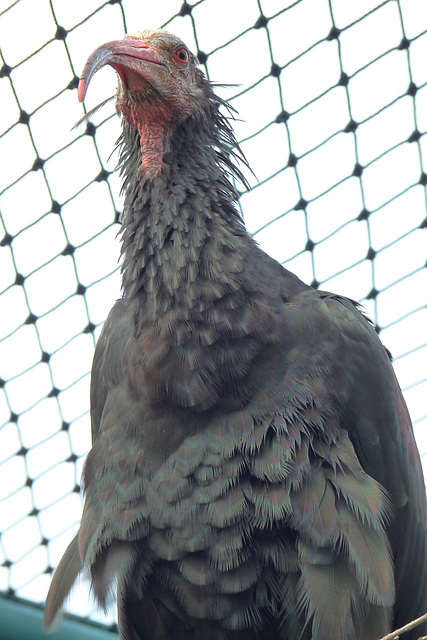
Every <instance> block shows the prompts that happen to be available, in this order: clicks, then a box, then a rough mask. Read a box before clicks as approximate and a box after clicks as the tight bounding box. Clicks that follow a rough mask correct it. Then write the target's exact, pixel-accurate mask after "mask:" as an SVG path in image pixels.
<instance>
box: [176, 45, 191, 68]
mask: <svg viewBox="0 0 427 640" xmlns="http://www.w3.org/2000/svg"><path fill="white" fill-rule="evenodd" d="M174 58H175V60H176V61H177V62H178V63H179V64H181V65H184V64H187V62H188V51H187V49H185V48H184V47H180V48H179V49H177V50H176V51H175V54H174Z"/></svg>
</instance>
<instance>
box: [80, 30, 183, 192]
mask: <svg viewBox="0 0 427 640" xmlns="http://www.w3.org/2000/svg"><path fill="white" fill-rule="evenodd" d="M106 64H109V65H110V66H112V67H113V68H114V69H115V70H116V71H117V73H118V75H119V78H120V86H119V89H118V93H117V107H118V108H119V109H120V111H121V113H122V114H123V117H124V118H125V119H126V120H127V122H128V123H129V124H131V125H132V126H134V127H135V128H136V129H137V130H138V132H139V135H140V143H141V166H142V169H143V172H144V174H145V175H146V176H147V177H148V178H150V179H152V178H155V177H156V176H157V175H158V174H159V173H160V171H161V169H162V162H163V154H164V152H165V151H167V149H168V145H169V140H170V136H171V134H172V132H173V130H174V128H175V127H176V126H177V125H178V124H179V123H180V122H183V121H184V120H186V119H187V118H188V117H189V116H190V115H191V114H192V111H193V110H192V108H191V104H190V97H189V92H188V91H186V89H187V88H188V87H189V85H190V84H191V83H192V82H194V80H195V73H194V63H193V61H192V60H191V59H190V54H189V52H188V50H187V48H186V47H185V46H184V45H183V44H182V43H181V42H180V41H179V40H178V39H175V41H174V40H171V41H169V40H166V39H164V38H162V37H159V35H158V32H155V31H154V32H144V33H141V34H138V36H127V37H126V38H124V39H123V40H115V41H112V42H107V43H106V44H104V45H102V46H101V47H98V49H96V50H95V51H94V52H93V53H92V55H91V56H90V57H89V59H88V61H87V63H86V65H85V67H84V69H83V73H82V77H81V79H80V83H79V88H78V98H79V101H80V102H82V101H83V100H84V99H85V97H86V92H87V88H88V86H89V83H90V81H91V79H92V77H93V76H94V75H95V73H96V72H97V71H98V70H99V69H100V68H101V67H103V66H104V65H106Z"/></svg>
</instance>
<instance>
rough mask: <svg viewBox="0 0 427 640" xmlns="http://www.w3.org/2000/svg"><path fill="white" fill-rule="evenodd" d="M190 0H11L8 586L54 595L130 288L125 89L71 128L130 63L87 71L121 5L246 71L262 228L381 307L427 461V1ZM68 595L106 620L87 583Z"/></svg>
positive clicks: (248, 198)
mask: <svg viewBox="0 0 427 640" xmlns="http://www.w3.org/2000/svg"><path fill="white" fill-rule="evenodd" d="M188 4H189V5H191V7H192V10H191V15H190V14H188V13H187V14H186V15H183V16H177V15H176V14H177V13H179V12H180V9H181V6H182V3H181V2H180V1H179V0H177V1H175V0H164V1H162V2H158V3H153V2H135V1H132V0H123V2H122V3H121V5H120V4H119V3H116V4H109V3H106V4H104V3H103V2H101V0H74V1H73V2H72V3H71V2H68V1H67V0H52V1H51V4H50V3H49V1H48V0H19V1H18V2H15V3H10V2H6V1H5V0H0V53H1V56H2V60H0V65H3V64H4V65H5V66H3V74H0V103H1V105H2V111H1V115H0V163H1V169H2V170H1V172H0V214H1V217H0V379H1V380H3V381H4V384H3V386H2V387H0V532H2V534H1V538H0V589H8V588H12V589H14V590H15V592H16V594H17V595H19V596H21V597H25V598H29V599H33V600H36V601H42V600H43V599H44V596H45V593H46V590H47V588H48V584H49V581H50V576H49V574H46V573H43V572H44V570H45V568H46V566H47V565H49V566H52V567H54V566H56V564H57V562H58V561H59V559H60V557H61V555H62V553H63V551H64V549H65V547H66V545H67V544H68V542H69V540H70V539H71V537H72V535H73V533H74V532H75V531H76V528H77V526H78V520H79V517H80V512H81V498H80V496H79V493H78V482H79V478H80V474H81V469H82V465H83V462H84V457H85V455H86V453H87V451H88V449H89V448H90V424H89V414H88V409H89V406H88V402H89V379H90V374H89V372H90V367H91V361H92V356H93V349H94V344H95V340H96V338H97V337H98V336H99V333H100V331H101V328H102V323H103V321H104V320H105V317H106V315H107V313H108V311H109V309H110V308H111V306H112V304H113V303H114V301H115V299H117V298H118V297H119V296H120V272H119V264H118V260H119V250H120V244H119V238H118V237H117V232H118V230H119V227H118V225H117V223H116V219H117V214H118V212H120V210H121V207H122V198H121V195H120V178H119V176H118V175H117V174H115V173H109V172H113V170H114V167H115V162H116V160H117V157H116V155H115V154H114V152H113V153H112V151H113V149H114V144H115V141H116V139H117V137H118V135H119V133H120V122H119V119H118V118H117V116H116V115H115V112H114V102H110V103H109V104H108V105H107V106H106V107H105V108H104V109H102V110H101V111H99V112H98V113H97V114H96V115H95V116H94V117H93V119H92V122H93V123H94V125H96V127H97V128H96V132H95V131H94V130H89V131H88V132H87V130H86V127H85V125H83V126H82V127H80V128H77V129H73V126H74V124H75V123H76V122H77V121H78V120H79V119H80V118H81V117H82V116H83V114H84V112H85V111H84V109H85V108H86V109H87V110H88V109H90V108H92V107H94V106H96V105H97V104H99V103H100V102H102V101H103V100H104V99H105V98H108V97H110V96H112V95H114V93H115V90H116V78H115V73H114V71H113V70H112V69H110V68H104V69H102V70H101V71H100V72H99V73H98V74H97V75H96V76H95V78H94V79H93V81H92V82H91V85H90V89H89V92H88V96H87V100H86V102H85V106H83V105H81V104H79V103H78V101H77V92H76V86H75V82H74V84H73V79H74V78H75V76H78V75H79V74H80V72H81V70H82V68H83V66H84V63H85V61H86V59H87V57H88V56H89V55H90V53H91V52H92V51H93V50H94V49H95V48H96V47H98V46H99V45H100V44H102V43H104V42H107V41H109V40H113V39H117V38H120V37H122V36H123V33H124V21H123V16H124V17H125V21H126V28H127V30H128V32H132V31H135V30H140V29H145V28H156V27H159V26H162V25H164V24H166V26H167V29H168V30H169V31H172V32H174V33H175V34H176V35H178V36H180V37H181V38H182V39H183V40H184V41H185V42H186V43H187V44H188V45H189V47H190V48H191V49H192V50H193V51H202V52H204V53H206V54H208V57H207V63H206V66H205V67H204V69H205V71H206V72H207V73H208V75H209V78H210V79H211V80H213V81H215V82H218V83H222V84H229V85H232V86H228V87H223V88H219V89H218V92H220V94H221V95H222V97H224V98H227V99H230V101H231V104H232V105H233V106H234V107H235V108H236V109H237V110H238V112H239V115H238V119H236V121H235V122H234V123H233V126H234V129H235V131H236V134H237V136H238V139H239V140H240V141H241V146H242V150H243V151H244V153H245V155H246V157H247V159H248V161H249V164H250V166H251V168H252V170H253V172H254V174H255V176H254V175H252V174H251V173H248V174H247V177H248V180H249V182H250V184H251V186H252V189H251V190H250V191H247V192H244V193H243V194H242V197H241V202H240V204H241V209H242V213H243V216H244V219H245V222H246V225H247V228H248V230H249V231H250V232H251V233H253V234H254V236H255V238H256V239H257V241H258V242H259V243H260V245H261V247H262V248H263V249H264V250H265V251H267V252H268V253H269V254H270V255H272V256H273V257H274V258H276V259H277V260H279V261H280V262H282V263H284V265H285V266H286V268H288V269H290V270H292V271H294V272H295V273H296V274H297V275H298V276H299V277H300V278H302V279H303V280H304V281H306V282H308V283H312V282H313V281H316V282H317V283H319V285H320V286H321V288H323V289H326V290H330V291H334V292H337V293H340V294H344V295H347V296H349V297H351V298H353V299H356V300H359V301H361V302H362V303H363V305H364V307H365V308H366V310H367V312H368V314H369V315H370V316H371V317H372V318H373V319H374V321H375V322H376V324H377V325H378V327H379V328H380V329H381V333H380V335H381V339H382V340H383V342H384V343H385V344H386V345H387V347H388V348H389V349H390V350H391V352H392V353H393V355H394V363H395V370H396V373H397V375H398V378H399V381H400V384H401V386H402V388H403V390H404V394H405V398H406V400H407V403H408V406H409V409H410V412H411V415H412V418H413V422H414V430H415V434H416V437H417V441H418V443H419V447H420V451H421V453H422V455H423V463H424V467H425V468H427V462H426V461H427V401H426V398H427V365H426V362H427V338H426V326H427V306H426V305H427V269H426V260H427V237H426V235H427V226H426V224H425V220H426V194H425V184H426V182H425V181H424V182H423V178H422V176H423V175H424V172H425V173H427V170H426V166H425V165H426V153H427V146H426V145H427V136H426V135H425V132H426V131H427V87H426V82H427V67H426V65H425V60H426V55H427V4H425V3H420V2H418V1H417V0H401V1H400V2H397V0H388V1H385V2H379V1H376V0H359V1H358V2H357V3H349V2H348V1H347V0H331V5H329V2H328V1H327V0H299V1H297V2H289V1H283V0H259V2H258V1H257V0H245V4H244V11H242V2H241V0H202V1H199V2H189V3H188ZM122 8H123V11H122ZM331 8H332V13H331ZM261 10H262V13H263V15H264V16H266V17H267V18H268V21H264V23H265V24H264V23H261V24H260V23H259V18H260V15H261ZM88 16H89V17H88ZM173 16H175V17H173ZM34 24H37V28H34ZM254 25H257V26H255V27H254ZM59 27H62V30H61V29H59ZM334 27H335V30H336V31H335V32H334V31H331V30H332V29H333V28H334ZM18 30H19V38H17V37H16V33H17V31H18ZM330 34H332V35H330ZM338 35H339V37H337V36H338ZM328 36H330V37H329V38H328ZM402 43H403V44H402ZM9 68H10V69H9ZM9 71H10V72H9ZM411 87H412V88H411ZM414 87H415V89H416V90H414ZM351 123H353V124H351ZM355 124H357V126H355ZM414 132H415V134H414ZM17 150H18V151H17ZM111 154H112V155H111ZM290 157H291V158H294V159H296V160H297V162H296V164H295V162H289V158H290ZM40 160H41V161H40ZM355 168H356V170H355ZM420 178H421V182H422V183H420ZM238 186H239V185H238ZM240 187H241V185H240ZM301 203H302V206H301ZM304 205H305V206H304ZM366 212H368V213H366ZM28 479H29V480H28ZM76 487H77V490H76ZM2 562H3V566H1V563H2ZM4 562H5V563H6V565H5V564H4ZM9 563H11V566H9ZM70 610H71V611H73V612H76V613H80V614H82V615H91V616H92V617H96V618H97V619H99V615H98V614H94V613H93V606H92V604H90V603H89V602H88V598H87V591H86V590H85V588H82V589H79V590H78V592H77V595H76V596H75V597H74V598H73V599H72V601H71V603H70ZM111 615H112V616H113V617H114V614H111ZM101 618H102V616H101Z"/></svg>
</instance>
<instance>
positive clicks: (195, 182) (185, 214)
mask: <svg viewBox="0 0 427 640" xmlns="http://www.w3.org/2000/svg"><path fill="white" fill-rule="evenodd" d="M138 138H139V135H138V132H137V131H136V130H135V129H133V128H132V127H130V126H128V125H127V124H126V123H125V126H124V148H123V151H122V161H123V165H122V172H123V173H124V175H125V183H124V189H125V191H126V199H125V209H124V216H123V233H122V235H123V247H122V252H123V257H124V260H123V289H124V293H125V296H137V295H138V296H142V297H143V298H146V297H148V296H149V297H150V302H151V304H150V309H152V313H153V315H155V314H156V313H157V312H164V311H166V310H167V309H169V308H171V307H172V306H173V305H176V304H179V305H180V306H181V305H185V306H188V307H190V308H194V307H195V306H197V307H198V308H200V307H201V306H202V307H203V306H204V305H206V304H209V303H210V302H213V301H214V300H215V299H219V298H221V297H223V296H224V295H226V294H228V293H230V292H232V291H236V290H238V289H239V288H240V287H241V284H242V278H243V271H244V268H243V267H244V265H243V261H244V258H245V255H246V253H247V249H248V248H249V247H250V246H253V241H252V240H251V238H250V237H249V235H248V234H247V232H246V230H245V229H244V226H243V223H242V221H241V219H240V216H239V214H238V212H237V210H236V207H235V202H236V199H237V193H236V190H235V189H234V187H233V185H232V184H231V182H230V180H229V178H228V176H227V172H228V173H230V167H231V166H232V165H231V164H230V160H229V159H228V155H227V156H226V151H228V149H226V148H225V145H221V144H220V146H218V140H215V139H213V136H212V135H210V134H209V132H206V131H204V130H203V129H200V128H197V127H195V126H194V122H191V121H190V122H187V123H184V124H183V125H180V126H179V127H177V129H176V130H175V132H174V133H173V135H172V136H171V137H170V140H169V145H168V147H169V149H168V151H166V152H165V153H163V158H162V166H161V171H160V172H158V173H157V174H156V175H155V177H154V178H152V177H151V174H150V173H149V172H148V174H147V171H146V167H145V164H144V161H142V162H141V151H140V148H139V144H138V142H139V140H138ZM215 143H216V145H215V146H214V144H215ZM224 165H226V166H224ZM239 177H240V175H239Z"/></svg>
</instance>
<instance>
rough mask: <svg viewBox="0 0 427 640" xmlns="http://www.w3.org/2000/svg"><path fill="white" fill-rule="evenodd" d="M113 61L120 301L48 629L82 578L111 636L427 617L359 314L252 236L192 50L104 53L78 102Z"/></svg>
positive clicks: (275, 631) (216, 103)
mask: <svg viewBox="0 0 427 640" xmlns="http://www.w3.org/2000/svg"><path fill="white" fill-rule="evenodd" d="M106 65H108V66H110V67H112V68H113V69H114V70H115V72H116V73H117V76H118V89H117V94H116V109H117V112H118V115H119V116H120V117H121V123H122V130H121V136H120V139H119V141H118V149H119V161H118V166H119V169H120V173H121V176H122V180H123V192H124V208H123V214H122V219H121V242H122V245H121V246H122V250H121V251H122V296H121V298H120V299H119V300H118V301H117V302H116V303H115V305H114V306H113V308H112V310H111V312H110V314H109V316H108V318H107V320H106V321H105V324H104V326H103V329H102V333H101V335H100V337H99V340H98V342H97V345H96V349H95V354H94V359H93V365H92V374H91V391H90V399H91V423H92V442H93V445H92V449H91V450H90V452H89V453H88V456H87V459H86V462H85V466H84V471H83V477H82V486H83V489H84V496H85V500H84V507H83V513H82V518H81V523H80V528H79V531H78V533H77V535H76V536H75V537H74V538H73V540H72V541H71V543H70V545H69V547H68V548H67V550H66V551H65V553H64V556H63V558H62V560H61V561H60V563H59V566H58V568H57V569H56V571H55V573H54V576H53V579H52V583H51V586H50V590H49V593H48V596H47V599H46V604H45V614H44V616H45V618H44V619H45V625H46V627H47V628H50V627H51V626H52V625H53V623H54V621H55V619H56V618H57V616H58V613H59V611H60V610H61V608H62V606H63V603H64V601H65V600H66V598H67V597H68V595H69V593H70V591H71V589H72V587H73V585H74V583H75V581H76V578H77V576H79V575H80V574H85V575H87V576H89V579H90V585H91V587H90V588H91V590H92V592H93V595H94V597H95V599H96V601H97V603H98V604H99V606H100V607H103V608H106V607H109V606H111V604H114V603H115V604H116V606H117V615H118V627H119V634H120V639H121V640H184V639H185V640H202V639H203V640H243V639H244V640H291V639H292V640H377V639H378V638H380V637H382V636H383V635H384V634H386V633H388V632H390V631H391V630H392V629H395V628H398V627H400V626H401V625H403V624H404V623H406V622H408V621H410V620H412V619H415V618H416V617H417V616H419V615H421V614H423V613H424V612H425V611H426V610H427V548H426V528H427V522H426V498H425V485H424V479H423V472H422V467H421V462H420V456H419V453H418V450H417V447H416V443H415V439H414V433H413V428H412V424H411V419H410V416H409V413H408V409H407V406H406V404H405V401H404V398H403V395H402V392H401V389H400V387H399V384H398V382H397V379H396V376H395V373H394V370H393V366H392V362H391V355H390V353H389V352H388V350H387V349H386V348H385V347H384V346H383V344H382V343H381V341H380V338H379V337H378V333H377V332H376V330H375V327H374V325H373V323H372V322H371V321H370V320H369V318H368V317H367V316H366V314H365V313H364V310H363V308H361V307H360V305H359V304H358V303H357V302H355V301H352V300H350V299H349V298H346V297H344V296H341V295H337V294H333V293H330V292H327V291H322V290H319V289H317V288H312V287H311V286H309V285H307V284H305V283H303V282H302V281H301V280H300V279H299V278H298V277H297V276H296V275H294V274H292V273H291V272H290V271H288V270H286V269H285V268H284V267H283V265H281V264H279V263H278V262H277V261H275V260H274V259H273V258H271V257H270V256H268V255H267V254H266V253H264V251H263V250H262V249H261V248H260V247H259V246H258V245H257V243H256V242H255V240H254V238H253V237H252V236H251V235H250V234H249V233H248V231H247V230H246V228H245V226H244V222H243V219H242V216H241V214H240V213H239V209H238V198H239V191H238V189H237V187H236V185H238V184H239V183H243V184H244V185H245V184H246V180H245V175H244V173H245V171H246V168H245V162H246V161H245V158H244V155H243V153H242V152H241V150H240V148H239V145H238V143H237V140H236V138H235V134H234V132H233V128H232V122H233V118H235V117H236V116H235V112H234V110H233V108H232V106H231V105H230V104H228V103H227V102H226V101H225V100H223V99H222V98H221V97H219V95H217V93H216V88H217V85H215V84H214V83H212V82H210V81H209V80H208V79H207V78H206V76H205V74H204V73H203V71H202V69H201V68H200V65H199V63H198V60H197V58H196V57H195V55H194V54H193V53H192V52H191V51H190V49H189V48H188V47H187V46H186V45H185V44H184V43H183V41H182V40H181V39H179V38H178V37H177V36H175V35H173V34H171V33H169V32H167V31H162V30H146V31H138V32H135V33H131V34H128V35H126V36H125V37H124V38H123V39H121V40H115V41H111V42H107V43H106V44H103V45H102V46H100V47H98V48H97V49H96V50H95V51H94V52H93V53H92V54H91V55H90V57H89V58H88V61H87V63H86V65H85V67H84V70H83V73H82V77H81V79H80V83H79V87H78V98H79V100H80V101H83V100H84V99H85V96H86V92H87V89H88V86H89V83H90V82H91V79H92V78H93V76H94V75H95V74H96V72H97V71H98V70H99V69H100V68H101V67H104V66H106ZM266 206H267V203H266ZM422 633H425V631H423V629H422V627H418V628H417V629H415V630H413V631H411V632H409V633H407V634H406V635H404V638H405V639H406V640H414V639H415V638H419V637H420V635H422Z"/></svg>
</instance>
